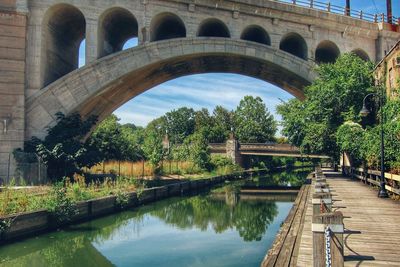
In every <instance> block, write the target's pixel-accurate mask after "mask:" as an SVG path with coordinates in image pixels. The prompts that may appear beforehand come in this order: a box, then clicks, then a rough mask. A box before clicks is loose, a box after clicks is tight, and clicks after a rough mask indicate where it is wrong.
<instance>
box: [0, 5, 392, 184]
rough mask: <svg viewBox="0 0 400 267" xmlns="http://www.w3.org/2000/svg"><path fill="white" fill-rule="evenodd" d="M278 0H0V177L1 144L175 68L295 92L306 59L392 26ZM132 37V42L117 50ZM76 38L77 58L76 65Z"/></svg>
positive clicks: (309, 66)
mask: <svg viewBox="0 0 400 267" xmlns="http://www.w3.org/2000/svg"><path fill="white" fill-rule="evenodd" d="M315 2H317V1H310V6H309V7H304V6H297V5H294V4H288V3H283V2H280V1H268V0H265V1H257V0H247V1H244V0H224V1H215V0H197V1H193V0H131V1H127V0H114V1H108V0H96V1H92V0H79V1H78V0H64V1H62V2H60V1H58V0H29V1H28V0H10V1H3V2H1V3H0V121H1V124H0V127H2V128H0V130H1V131H0V176H2V175H4V173H5V172H6V167H5V166H6V165H5V162H6V161H7V158H8V154H9V153H10V152H12V151H13V150H14V149H15V148H18V147H22V146H23V142H24V140H26V139H29V138H30V137H32V136H37V137H44V135H45V130H46V128H47V127H49V126H52V125H53V124H54V122H55V114H56V113H57V112H63V113H65V114H70V113H73V112H79V113H81V114H82V115H83V116H86V115H89V114H94V115H98V116H99V117H100V119H101V118H104V117H105V116H107V115H108V114H110V113H111V112H113V111H114V110H115V109H116V108H118V107H119V106H121V105H122V104H123V103H125V102H126V101H128V100H130V99H132V98H133V97H135V96H136V95H138V94H140V93H142V92H144V91H146V90H148V89H150V88H152V87H154V86H155V85H157V84H160V83H163V82H165V81H167V80H170V79H174V78H177V77H180V76H184V75H189V74H194V73H207V72H230V73H238V74H244V75H248V76H252V77H256V78H259V79H262V80H265V81H268V82H271V83H273V84H275V85H277V86H279V87H281V88H282V89H283V90H286V91H288V92H290V93H291V94H293V95H294V96H296V97H298V98H300V99H301V98H303V97H304V95H303V88H304V87H305V86H306V85H308V84H310V83H311V82H312V80H313V79H315V77H316V75H315V73H314V72H313V67H314V66H315V64H319V63H321V62H322V63H323V62H333V61H334V60H335V59H336V58H337V57H338V56H339V55H340V54H341V53H345V52H354V53H355V54H357V55H358V56H360V57H361V58H363V59H366V60H368V59H369V60H372V61H378V60H380V59H382V58H383V55H384V54H385V51H388V50H389V49H390V47H391V46H392V45H394V44H395V43H396V42H397V40H398V39H399V36H400V34H399V32H398V26H397V25H391V24H388V23H385V22H383V21H382V22H379V21H372V22H371V21H366V20H363V19H360V18H353V17H351V16H345V15H342V14H334V13H332V12H331V11H332V10H331V9H330V6H329V7H327V8H323V10H321V8H320V9H315V8H312V7H313V6H312V5H311V4H312V3H315ZM131 38H137V40H138V46H137V47H134V48H131V49H128V50H124V51H121V50H122V49H123V46H124V44H125V42H126V41H127V40H129V39H131ZM83 40H85V45H86V47H85V51H86V53H85V56H86V65H85V66H84V67H82V68H78V55H79V53H78V50H79V46H80V45H81V43H82V41H83Z"/></svg>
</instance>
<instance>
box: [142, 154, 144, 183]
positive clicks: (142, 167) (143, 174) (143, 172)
mask: <svg viewBox="0 0 400 267" xmlns="http://www.w3.org/2000/svg"><path fill="white" fill-rule="evenodd" d="M142 179H144V158H143V159H142Z"/></svg>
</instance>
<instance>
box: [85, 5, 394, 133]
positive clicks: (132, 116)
mask: <svg viewBox="0 0 400 267" xmlns="http://www.w3.org/2000/svg"><path fill="white" fill-rule="evenodd" d="M319 1H320V2H328V1H324V0H319ZM288 2H291V0H290V1H289V0H288ZM330 2H331V4H332V5H338V6H344V5H345V2H346V0H331V1H330ZM392 6H393V14H394V16H396V17H400V0H392ZM351 9H354V10H363V12H364V13H370V14H375V13H378V14H380V13H382V12H385V10H386V0H352V1H351ZM136 45H137V39H136V38H135V39H131V40H129V41H128V42H127V43H126V44H125V46H124V49H127V48H130V47H134V46H136ZM84 47H85V44H84V42H82V44H81V48H80V53H79V64H80V66H83V65H84V58H85V52H84ZM245 95H252V96H259V97H261V98H262V99H263V101H264V103H265V104H266V106H267V108H268V110H269V111H270V112H271V113H272V114H273V115H274V117H275V119H277V120H278V121H279V120H280V119H281V118H280V116H279V115H278V114H276V105H277V104H279V103H281V102H282V101H288V100H289V99H291V98H293V96H292V95H290V94H289V93H287V92H286V91H284V90H282V89H281V88H279V87H276V86H274V85H272V84H270V83H267V82H264V81H261V80H258V79H255V78H250V77H247V76H243V75H238V74H222V73H210V74H197V75H190V76H185V77H181V78H178V79H175V80H171V81H168V82H165V83H163V84H161V85H158V86H156V87H154V88H152V89H150V90H148V91H146V92H144V93H143V94H141V95H139V96H137V97H135V98H133V99H132V100H130V101H129V102H127V103H125V104H124V105H123V106H121V107H120V108H118V109H117V110H115V111H114V114H115V115H117V116H118V117H119V118H120V119H121V120H120V122H121V123H134V124H136V125H139V126H146V125H147V123H149V122H150V121H151V120H153V119H155V118H158V117H160V116H162V115H164V114H165V113H166V112H168V111H170V110H173V109H177V108H180V107H184V106H185V107H192V108H193V109H195V110H199V109H201V108H207V109H208V110H209V111H210V113H211V112H212V110H213V109H214V107H215V106H217V105H221V106H223V107H225V108H227V109H228V110H234V109H235V108H236V106H237V105H238V104H239V102H240V99H242V98H243V97H244V96H245Z"/></svg>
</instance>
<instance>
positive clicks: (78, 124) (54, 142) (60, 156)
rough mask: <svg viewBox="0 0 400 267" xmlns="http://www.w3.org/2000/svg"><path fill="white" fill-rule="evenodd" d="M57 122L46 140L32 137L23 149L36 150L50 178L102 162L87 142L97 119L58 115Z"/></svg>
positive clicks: (70, 174) (60, 176)
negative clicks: (85, 139)
mask: <svg viewBox="0 0 400 267" xmlns="http://www.w3.org/2000/svg"><path fill="white" fill-rule="evenodd" d="M56 120H57V124H56V125H55V126H53V127H51V128H49V129H48V130H47V136H46V138H45V139H44V140H40V139H38V138H35V137H34V138H32V139H31V140H30V141H28V142H26V143H25V146H24V151H25V152H31V153H32V152H33V153H37V154H38V155H39V156H40V157H41V158H42V160H43V162H44V163H45V164H46V165H47V172H48V177H49V178H50V179H52V180H60V179H61V178H62V177H63V176H69V177H72V175H73V174H74V173H80V172H81V168H82V167H91V166H93V165H95V164H97V163H98V162H99V157H98V153H97V151H96V150H94V149H93V148H91V147H89V146H87V144H86V143H84V141H83V140H84V138H85V137H86V136H87V135H88V133H89V132H90V130H91V129H92V127H93V126H94V125H95V123H96V122H97V118H96V117H94V116H91V117H89V118H87V119H86V120H82V118H81V116H80V115H79V114H72V115H70V116H65V115H64V114H62V113H57V114H56Z"/></svg>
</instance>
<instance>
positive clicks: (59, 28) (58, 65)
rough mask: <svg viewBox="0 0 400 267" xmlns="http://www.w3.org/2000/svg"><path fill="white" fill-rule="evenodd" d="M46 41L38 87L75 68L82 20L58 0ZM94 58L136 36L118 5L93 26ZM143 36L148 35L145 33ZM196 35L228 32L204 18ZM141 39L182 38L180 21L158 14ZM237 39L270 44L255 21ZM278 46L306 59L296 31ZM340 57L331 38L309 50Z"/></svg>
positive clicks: (324, 57) (318, 57) (325, 57)
mask: <svg viewBox="0 0 400 267" xmlns="http://www.w3.org/2000/svg"><path fill="white" fill-rule="evenodd" d="M44 30H45V32H44V34H45V40H46V44H45V46H44V49H45V50H46V51H44V52H43V53H42V54H43V55H44V56H45V57H46V59H44V60H42V62H43V65H42V66H43V67H44V71H43V74H44V79H43V85H44V86H45V85H48V84H50V83H51V82H53V81H55V80H57V79H59V78H61V77H62V76H64V75H65V74H67V73H69V72H71V71H72V70H74V69H76V68H77V67H78V57H79V52H78V51H79V46H80V44H81V43H82V40H84V39H85V36H86V20H85V17H84V15H83V14H82V12H81V11H80V10H79V9H78V8H76V7H74V6H71V5H67V4H59V5H56V6H54V7H52V8H50V10H49V11H48V12H47V13H46V16H45V18H44ZM97 34H98V44H97V45H98V49H97V51H98V58H101V57H104V56H107V55H110V54H112V53H115V52H118V51H121V50H123V46H124V44H125V43H126V42H127V41H128V40H130V39H132V38H137V37H138V35H139V27H138V22H137V20H136V18H135V17H134V15H133V14H132V13H131V12H130V11H128V10H126V9H123V8H120V7H114V8H111V9H109V10H107V11H105V12H104V13H103V14H102V15H101V16H100V19H99V25H98V33H97ZM147 35H149V36H147ZM196 35H197V36H198V37H223V38H230V37H231V34H230V32H229V29H228V27H227V26H226V25H225V23H224V22H223V21H221V20H219V19H217V18H209V19H206V20H204V21H203V22H202V23H200V25H199V27H198V30H197V34H196ZM142 37H143V39H146V40H150V41H160V40H166V39H172V38H183V37H186V27H185V24H184V22H183V21H182V20H181V19H180V18H179V17H178V16H177V15H175V14H172V13H167V12H166V13H161V14H158V15H156V16H155V17H154V18H153V19H152V20H151V23H150V33H147V32H145V30H144V31H143V32H142ZM240 39H243V40H247V41H253V42H257V43H260V44H263V45H268V46H270V45H271V39H270V37H269V35H268V33H267V31H266V30H265V29H264V28H262V27H261V26H258V25H249V26H248V27H246V28H245V29H244V30H243V32H242V33H241V36H240ZM279 49H281V50H283V51H285V52H288V53H290V54H292V55H295V56H297V57H299V58H301V59H304V60H307V59H308V47H307V43H306V41H305V40H304V38H303V37H302V36H301V35H300V34H298V33H294V32H292V33H288V34H286V35H284V36H283V37H282V39H281V41H280V43H279ZM353 52H354V53H355V54H357V55H358V56H360V57H361V58H362V59H364V60H369V57H368V55H367V54H366V53H365V52H364V51H363V50H361V49H358V50H354V51H353ZM339 55H340V50H339V48H338V46H337V45H336V44H335V43H333V42H332V41H328V40H325V41H322V42H321V43H320V44H319V45H318V46H317V48H316V50H315V61H316V62H317V63H331V62H334V61H335V60H336V58H337V57H338V56H339Z"/></svg>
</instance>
